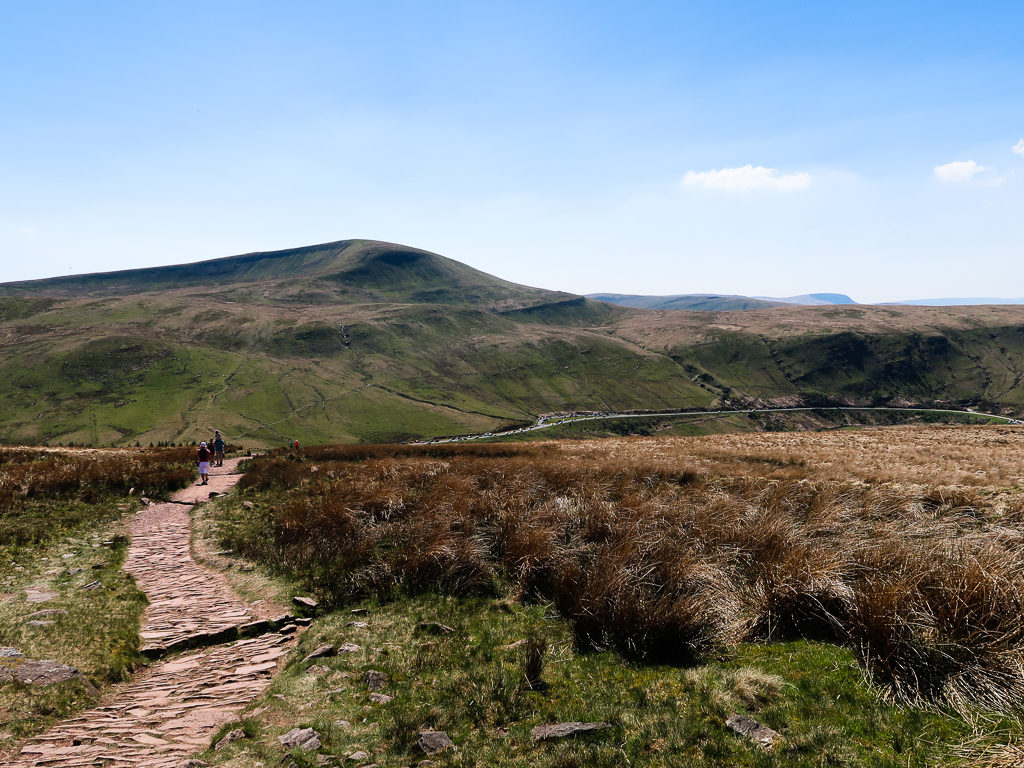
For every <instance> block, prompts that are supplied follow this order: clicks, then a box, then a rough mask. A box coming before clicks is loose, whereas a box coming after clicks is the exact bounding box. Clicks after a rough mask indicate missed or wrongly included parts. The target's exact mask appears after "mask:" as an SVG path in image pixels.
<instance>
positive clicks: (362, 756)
mask: <svg viewBox="0 0 1024 768" xmlns="http://www.w3.org/2000/svg"><path fill="white" fill-rule="evenodd" d="M348 759H349V760H353V761H355V762H357V763H361V762H363V761H364V760H369V759H370V753H369V752H367V751H365V750H362V749H357V750H356V751H355V752H353V753H352V754H351V755H349V756H348Z"/></svg>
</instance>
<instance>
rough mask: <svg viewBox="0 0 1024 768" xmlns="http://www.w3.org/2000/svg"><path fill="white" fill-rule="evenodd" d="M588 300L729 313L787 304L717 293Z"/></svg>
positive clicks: (594, 296) (615, 295) (597, 295)
mask: <svg viewBox="0 0 1024 768" xmlns="http://www.w3.org/2000/svg"><path fill="white" fill-rule="evenodd" d="M587 298H588V299H594V300H595V301H607V302H608V303H610V304H618V305H620V306H623V307H636V308H638V309H688V310H709V311H727V310H732V309H768V308H769V307H781V306H783V304H784V303H785V302H781V301H773V300H766V299H754V298H751V297H750V296H727V295H725V296H723V295H721V294H716V293H690V294H683V295H679V296H634V295H629V294H622V293H591V294H588V295H587Z"/></svg>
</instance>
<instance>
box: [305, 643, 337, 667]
mask: <svg viewBox="0 0 1024 768" xmlns="http://www.w3.org/2000/svg"><path fill="white" fill-rule="evenodd" d="M335 653H337V651H335V650H334V646H333V645H321V646H319V647H317V648H316V649H314V650H313V652H312V653H310V654H309V655H308V656H307V657H306V658H304V659H303V660H302V663H303V664H305V663H306V662H307V661H312V660H313V659H322V658H325V657H327V656H334V655H335Z"/></svg>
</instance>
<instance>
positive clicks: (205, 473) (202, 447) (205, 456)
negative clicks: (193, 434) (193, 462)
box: [196, 443, 210, 485]
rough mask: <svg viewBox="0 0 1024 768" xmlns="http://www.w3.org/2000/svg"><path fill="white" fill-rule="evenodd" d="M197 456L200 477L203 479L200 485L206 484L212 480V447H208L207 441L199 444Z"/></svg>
mask: <svg viewBox="0 0 1024 768" xmlns="http://www.w3.org/2000/svg"><path fill="white" fill-rule="evenodd" d="M196 458H197V459H199V478H200V479H201V480H202V482H201V483H199V485H206V484H208V483H209V482H210V449H209V448H207V447H206V443H200V444H199V450H197V451H196Z"/></svg>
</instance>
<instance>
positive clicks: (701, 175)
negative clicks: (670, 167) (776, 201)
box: [683, 165, 811, 192]
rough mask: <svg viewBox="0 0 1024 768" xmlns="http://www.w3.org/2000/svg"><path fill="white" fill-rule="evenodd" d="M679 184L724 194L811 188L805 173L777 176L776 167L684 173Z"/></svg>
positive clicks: (778, 174)
mask: <svg viewBox="0 0 1024 768" xmlns="http://www.w3.org/2000/svg"><path fill="white" fill-rule="evenodd" d="M683 184H685V185H686V186H691V187H704V188H705V189H721V190H725V191H727V192H743V191H747V190H752V189H769V190H773V191H780V192H791V191H793V190H796V189H807V187H809V186H811V174H809V173H779V171H778V169H776V168H764V167H762V166H760V165H759V166H757V167H755V166H753V165H744V166H742V167H740V168H723V169H721V170H720V171H719V170H713V171H699V172H698V171H687V172H686V175H685V176H684V177H683Z"/></svg>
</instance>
